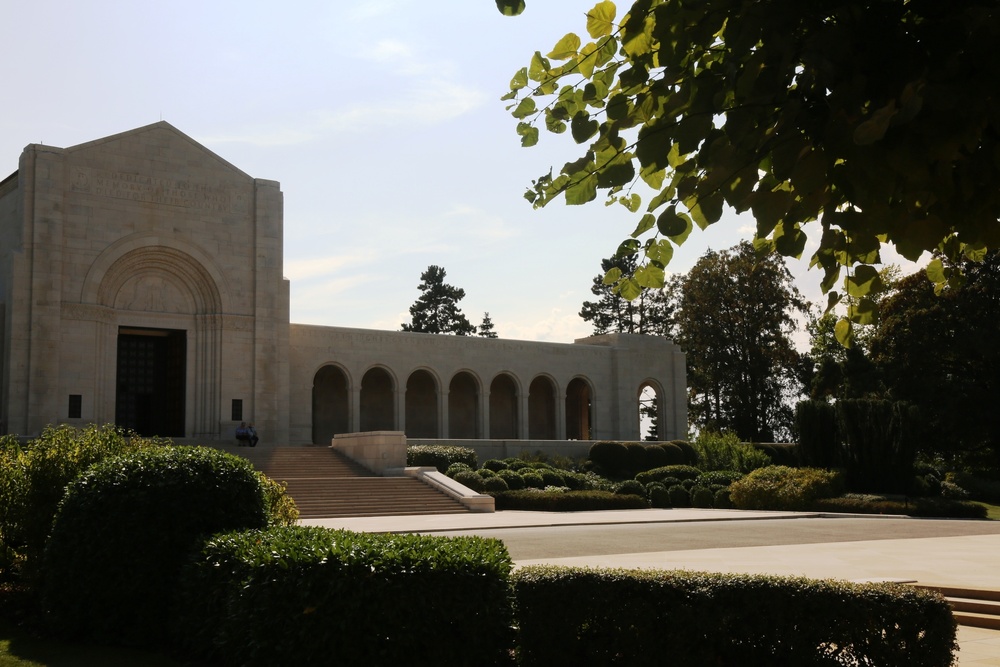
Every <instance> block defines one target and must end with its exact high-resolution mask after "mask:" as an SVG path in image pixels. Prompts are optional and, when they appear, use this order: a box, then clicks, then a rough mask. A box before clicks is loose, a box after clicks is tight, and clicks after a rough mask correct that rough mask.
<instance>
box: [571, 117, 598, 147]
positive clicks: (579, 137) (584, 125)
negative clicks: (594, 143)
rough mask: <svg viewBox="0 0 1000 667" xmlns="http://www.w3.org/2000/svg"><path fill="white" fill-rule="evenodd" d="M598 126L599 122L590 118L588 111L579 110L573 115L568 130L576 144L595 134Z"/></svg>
mask: <svg viewBox="0 0 1000 667" xmlns="http://www.w3.org/2000/svg"><path fill="white" fill-rule="evenodd" d="M600 126H601V125H600V123H598V122H597V121H596V120H594V119H592V118H591V117H590V114H589V113H587V112H586V111H581V112H579V113H577V114H576V115H574V116H573V120H572V121H571V122H570V126H569V127H570V132H571V133H572V134H573V140H574V141H576V143H578V144H582V143H583V142H585V141H587V140H588V139H590V138H591V137H592V136H594V135H595V134H597V130H598V128H599V127H600Z"/></svg>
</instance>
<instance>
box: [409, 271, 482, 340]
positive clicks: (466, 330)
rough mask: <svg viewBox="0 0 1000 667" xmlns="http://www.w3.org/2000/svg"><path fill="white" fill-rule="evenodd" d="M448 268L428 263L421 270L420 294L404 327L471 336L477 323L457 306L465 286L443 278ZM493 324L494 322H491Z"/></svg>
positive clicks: (434, 332)
mask: <svg viewBox="0 0 1000 667" xmlns="http://www.w3.org/2000/svg"><path fill="white" fill-rule="evenodd" d="M445 275H446V273H445V270H444V269H443V268H442V267H440V266H434V265H431V266H428V267H427V270H426V271H424V272H423V273H421V274H420V285H419V286H418V288H419V289H420V292H421V294H420V297H419V298H417V300H416V301H415V302H414V304H413V305H412V306H410V317H411V318H412V321H411V322H410V323H409V324H405V323H404V324H403V331H414V332H418V333H433V334H455V335H458V336H471V335H473V334H475V333H476V327H475V325H474V324H472V323H471V322H469V320H468V318H467V317H466V316H465V315H464V314H463V313H462V310H461V309H460V308H459V307H458V302H459V301H461V300H462V299H464V298H465V290H464V289H462V288H460V287H454V286H452V285H449V284H447V283H446V282H445V281H444V278H445ZM491 324H492V323H491Z"/></svg>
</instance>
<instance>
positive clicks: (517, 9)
mask: <svg viewBox="0 0 1000 667" xmlns="http://www.w3.org/2000/svg"><path fill="white" fill-rule="evenodd" d="M496 1H497V9H499V10H500V13H501V14H503V15H504V16H517V15H519V14H520V13H521V12H523V11H524V0H496Z"/></svg>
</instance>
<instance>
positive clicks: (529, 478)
mask: <svg viewBox="0 0 1000 667" xmlns="http://www.w3.org/2000/svg"><path fill="white" fill-rule="evenodd" d="M521 479H522V480H524V486H525V487H526V488H528V489H544V488H545V480H544V479H542V476H541V475H539V474H538V473H537V472H535V471H533V470H532V471H531V472H527V471H525V472H522V473H521Z"/></svg>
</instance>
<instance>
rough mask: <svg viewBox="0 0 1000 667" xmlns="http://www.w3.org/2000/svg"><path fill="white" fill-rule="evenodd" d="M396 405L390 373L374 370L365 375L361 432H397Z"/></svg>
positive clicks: (362, 394) (378, 369) (362, 385)
mask: <svg viewBox="0 0 1000 667" xmlns="http://www.w3.org/2000/svg"><path fill="white" fill-rule="evenodd" d="M395 405H396V402H395V401H394V400H393V382H392V376H391V375H389V372H388V371H387V370H385V369H384V368H373V369H371V370H369V371H368V372H367V373H365V375H364V377H363V378H362V379H361V430H362V431H392V430H395V428H396V418H395Z"/></svg>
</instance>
